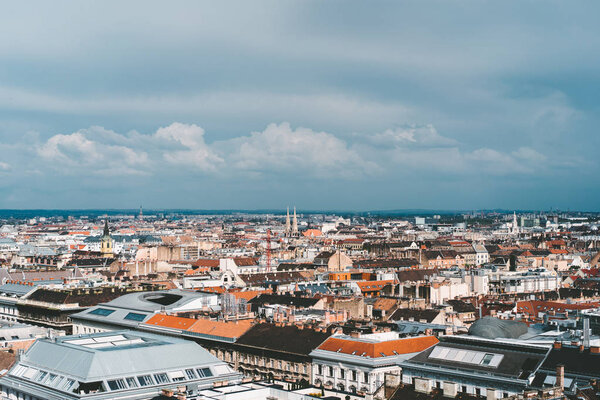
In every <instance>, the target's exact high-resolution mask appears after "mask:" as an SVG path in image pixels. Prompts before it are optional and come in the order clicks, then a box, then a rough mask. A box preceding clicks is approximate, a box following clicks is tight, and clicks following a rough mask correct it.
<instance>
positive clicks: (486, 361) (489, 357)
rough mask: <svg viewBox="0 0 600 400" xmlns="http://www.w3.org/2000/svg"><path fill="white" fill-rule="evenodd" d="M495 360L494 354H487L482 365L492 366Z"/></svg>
mask: <svg viewBox="0 0 600 400" xmlns="http://www.w3.org/2000/svg"><path fill="white" fill-rule="evenodd" d="M493 358H494V355H493V354H490V353H487V354H486V355H485V356H483V359H482V360H481V365H490V363H491V362H492V359H493Z"/></svg>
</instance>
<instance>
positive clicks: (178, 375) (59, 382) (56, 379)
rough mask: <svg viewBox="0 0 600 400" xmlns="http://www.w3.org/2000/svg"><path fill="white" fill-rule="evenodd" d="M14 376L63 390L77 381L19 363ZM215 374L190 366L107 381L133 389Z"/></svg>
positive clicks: (119, 388)
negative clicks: (183, 368)
mask: <svg viewBox="0 0 600 400" xmlns="http://www.w3.org/2000/svg"><path fill="white" fill-rule="evenodd" d="M11 374H12V375H14V376H20V377H23V378H26V379H29V380H31V381H34V382H38V383H39V384H42V385H46V386H52V387H54V388H56V389H59V390H63V391H67V392H68V391H70V390H71V389H72V388H73V387H74V385H75V381H74V380H73V379H69V378H66V377H64V376H61V375H57V374H53V373H50V372H47V371H43V370H37V369H35V368H30V367H26V366H24V365H18V366H16V367H15V369H14V370H13V371H12V373H11ZM211 376H213V373H212V371H211V370H210V368H207V367H206V368H195V369H194V368H188V369H185V370H183V371H171V372H166V373H165V372H161V373H157V374H153V375H141V376H137V377H133V376H132V377H127V378H123V379H111V380H107V381H106V383H107V384H108V387H109V388H110V390H123V389H128V388H130V389H133V388H137V387H143V386H151V385H155V384H156V385H160V384H165V383H171V382H182V381H186V380H194V379H199V378H209V377H211Z"/></svg>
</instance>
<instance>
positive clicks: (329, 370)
mask: <svg viewBox="0 0 600 400" xmlns="http://www.w3.org/2000/svg"><path fill="white" fill-rule="evenodd" d="M327 372H328V373H327V376H333V367H327Z"/></svg>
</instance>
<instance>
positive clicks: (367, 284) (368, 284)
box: [356, 279, 396, 292]
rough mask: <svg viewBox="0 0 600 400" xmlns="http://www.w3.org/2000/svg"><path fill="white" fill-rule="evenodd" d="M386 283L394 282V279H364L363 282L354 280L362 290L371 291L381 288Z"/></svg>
mask: <svg viewBox="0 0 600 400" xmlns="http://www.w3.org/2000/svg"><path fill="white" fill-rule="evenodd" d="M388 283H392V284H393V283H396V281H395V280H391V279H390V280H386V281H364V282H356V284H357V285H358V287H359V288H360V290H361V291H362V292H372V291H378V290H381V289H383V288H384V287H385V285H387V284H388Z"/></svg>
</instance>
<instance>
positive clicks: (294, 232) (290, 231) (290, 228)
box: [285, 207, 298, 237]
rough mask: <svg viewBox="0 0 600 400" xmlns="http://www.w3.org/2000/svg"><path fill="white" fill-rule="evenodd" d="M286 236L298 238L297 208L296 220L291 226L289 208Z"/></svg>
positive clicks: (288, 211)
mask: <svg viewBox="0 0 600 400" xmlns="http://www.w3.org/2000/svg"><path fill="white" fill-rule="evenodd" d="M285 236H288V237H289V236H298V218H297V217H296V207H294V219H293V222H292V223H291V224H290V208H289V207H288V208H287V215H286V217H285Z"/></svg>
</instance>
